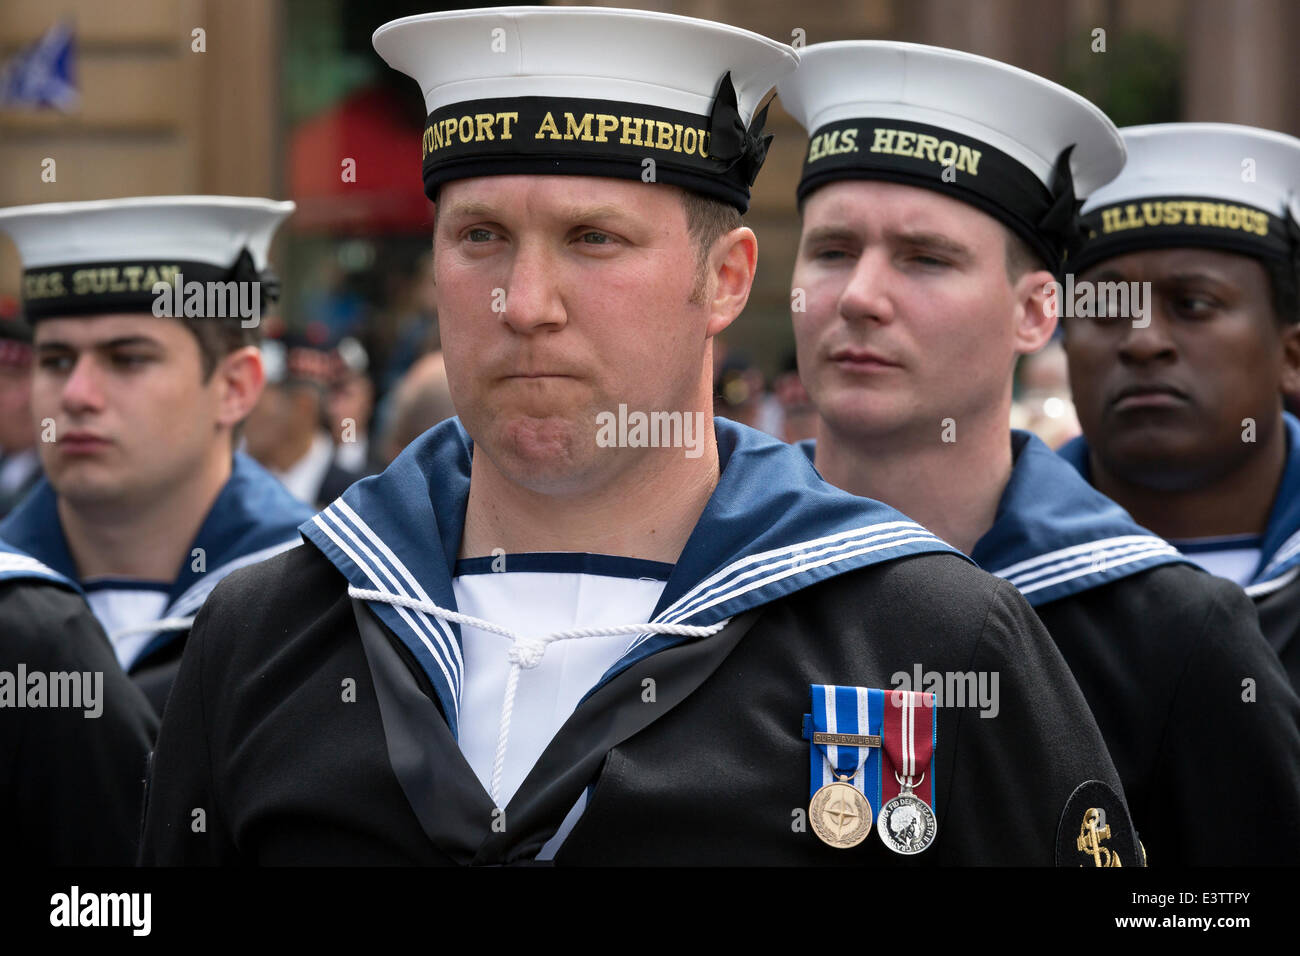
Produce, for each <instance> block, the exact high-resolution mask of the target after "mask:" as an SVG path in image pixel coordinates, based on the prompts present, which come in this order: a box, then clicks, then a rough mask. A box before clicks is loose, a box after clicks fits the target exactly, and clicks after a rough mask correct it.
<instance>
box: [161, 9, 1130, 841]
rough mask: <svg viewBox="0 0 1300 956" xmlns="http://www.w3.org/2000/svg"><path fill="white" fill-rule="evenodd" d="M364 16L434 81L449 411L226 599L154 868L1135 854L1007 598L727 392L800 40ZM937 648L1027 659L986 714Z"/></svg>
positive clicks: (996, 666) (562, 17) (1060, 681)
mask: <svg viewBox="0 0 1300 956" xmlns="http://www.w3.org/2000/svg"><path fill="white" fill-rule="evenodd" d="M374 43H375V47H376V49H377V50H378V51H379V53H380V54H381V55H382V56H383V57H384V59H385V60H387V61H388V63H389V64H390V65H392V66H393V67H395V68H397V69H399V70H402V71H404V72H406V73H409V74H411V75H412V76H413V77H415V78H416V79H417V80H418V81H419V82H420V86H421V89H422V90H423V91H424V94H425V98H426V103H427V108H428V111H429V117H428V122H427V125H426V130H425V135H424V152H425V163H424V185H425V188H426V191H427V193H428V195H429V196H430V197H432V198H433V199H434V201H435V202H436V203H437V214H436V217H435V223H434V256H435V266H434V268H435V272H436V278H437V294H438V315H439V322H440V326H441V330H442V345H443V349H444V354H445V359H446V370H447V376H448V379H449V383H450V388H451V394H452V399H453V401H454V403H455V405H456V409H457V411H458V413H459V416H460V417H459V418H456V419H451V420H449V421H447V422H444V423H443V424H441V425H439V426H437V427H435V428H433V429H432V430H430V431H429V432H427V433H425V434H424V435H423V436H422V437H420V438H419V439H417V440H416V441H415V442H413V443H412V444H411V445H410V446H409V447H408V448H407V449H406V450H405V451H404V452H403V453H402V454H401V455H400V456H399V457H398V458H397V459H396V460H395V461H394V462H393V463H392V465H390V466H389V467H388V469H387V470H385V471H384V472H383V473H382V474H380V475H377V476H374V477H371V478H367V479H364V480H362V481H361V482H359V483H357V484H356V485H354V486H352V487H351V488H349V489H348V490H347V491H346V492H345V493H344V494H343V496H342V497H341V498H340V499H339V500H337V501H335V502H334V503H333V504H331V505H330V507H328V508H326V509H325V510H324V511H323V512H322V513H321V514H319V515H317V516H316V517H315V518H313V519H312V520H311V521H309V522H306V523H304V524H303V528H302V530H303V533H304V536H305V538H306V539H307V543H306V544H305V545H304V546H303V547H301V548H296V549H294V550H292V551H289V552H287V553H285V554H283V555H279V556H277V557H275V558H273V559H271V560H270V561H268V562H265V563H264V564H262V565H260V566H258V567H256V568H250V569H247V570H244V571H240V572H236V573H235V574H234V575H232V576H231V577H230V578H229V579H228V580H227V581H225V582H223V583H222V585H220V586H219V587H218V588H217V590H216V591H215V592H214V594H213V596H212V598H211V599H210V600H209V602H208V604H207V605H206V606H205V607H204V609H203V610H202V611H201V612H200V615H199V618H198V620H197V621H196V624H195V630H194V634H193V636H192V638H191V641H192V644H191V650H190V653H189V654H187V655H186V659H185V661H184V662H183V663H182V666H181V673H180V675H179V677H178V679H177V684H176V690H175V693H174V694H173V697H172V700H171V703H170V705H169V707H168V714H167V717H166V720H165V721H164V726H163V728H162V730H161V732H160V737H159V744H158V749H157V752H156V755H155V761H154V766H153V774H152V778H151V793H150V796H149V798H148V808H147V812H146V822H145V835H144V842H143V851H142V859H143V860H144V862H146V863H166V864H180V863H195V864H197V863H220V864H235V863H250V862H251V863H322V862H334V863H381V862H383V863H462V864H469V863H491V864H498V863H532V862H534V861H537V860H542V861H553V862H555V863H557V864H583V863H611V862H618V863H627V864H633V863H664V864H688V863H730V864H744V863H829V864H851V863H881V864H883V863H896V862H902V861H903V857H904V856H915V857H916V860H917V861H918V862H920V863H922V864H927V863H928V864H931V865H933V864H940V863H948V864H976V863H1021V864H1043V865H1050V864H1052V863H1054V862H1058V861H1059V862H1063V863H1067V864H1068V865H1079V864H1087V865H1094V863H1095V862H1096V861H1098V860H1103V859H1105V860H1109V859H1112V858H1113V859H1115V860H1117V861H1120V862H1122V863H1123V864H1124V865H1128V866H1132V865H1138V864H1139V863H1140V854H1139V850H1138V847H1137V843H1136V840H1135V839H1134V838H1133V836H1132V829H1131V826H1130V824H1129V821H1128V818H1127V812H1126V809H1125V806H1124V803H1123V799H1122V796H1121V793H1120V790H1121V788H1120V785H1119V782H1118V778H1117V776H1116V774H1115V771H1114V770H1113V767H1112V765H1111V762H1110V759H1109V757H1108V756H1107V753H1106V750H1105V747H1104V744H1103V743H1102V741H1101V738H1100V733H1099V731H1098V729H1097V727H1096V725H1095V723H1094V722H1093V720H1092V718H1091V716H1090V715H1089V712H1088V710H1087V706H1086V704H1085V703H1084V701H1083V698H1082V696H1081V694H1080V693H1079V691H1078V688H1077V686H1076V685H1075V684H1074V681H1073V679H1072V678H1071V677H1070V675H1069V673H1068V671H1067V670H1066V668H1065V665H1064V663H1063V662H1062V661H1061V659H1060V656H1059V655H1058V654H1057V653H1056V651H1055V649H1054V648H1053V647H1052V645H1051V643H1050V639H1049V638H1048V637H1047V635H1046V634H1045V632H1043V630H1042V629H1041V627H1040V626H1039V625H1038V623H1037V621H1036V619H1035V618H1034V616H1033V613H1032V611H1031V610H1030V608H1029V607H1028V605H1026V604H1025V603H1024V602H1023V600H1022V599H1021V598H1020V597H1019V595H1018V594H1017V593H1016V591H1015V589H1014V588H1012V587H1010V586H1009V585H1007V584H1006V583H1005V582H1002V581H998V580H997V579H995V578H993V577H992V576H989V575H986V574H984V573H983V572H981V571H979V570H978V569H977V568H975V567H974V566H973V565H972V564H970V563H969V562H968V561H967V560H966V559H965V558H963V557H962V556H961V555H959V554H957V553H956V552H955V551H954V550H953V549H952V548H950V547H948V546H947V545H945V544H944V543H943V542H941V541H940V540H939V539H938V538H937V537H935V536H934V535H933V534H931V533H930V532H928V531H926V530H925V529H923V528H921V527H920V526H919V525H917V524H916V523H915V522H912V521H910V520H908V519H907V518H905V517H904V516H903V515H901V514H899V513H898V512H896V511H894V510H892V509H890V508H888V507H886V506H884V505H881V504H879V503H877V502H873V501H866V500H862V499H858V498H855V497H853V496H851V495H847V494H844V493H842V492H839V491H837V490H836V489H834V488H831V487H830V486H829V485H827V484H826V483H824V482H822V481H821V480H820V479H819V478H818V476H817V475H816V473H815V472H814V471H813V469H812V467H811V465H810V464H809V463H808V462H807V460H806V459H805V458H804V456H803V455H802V454H801V453H800V452H799V451H798V450H797V449H794V448H793V447H791V446H788V445H785V444H782V443H780V442H777V441H776V440H774V439H771V438H769V437H767V436H765V435H763V434H761V433H759V432H756V431H754V430H752V429H749V428H746V427H744V426H740V425H737V424H734V423H731V422H727V421H725V420H713V419H712V418H711V417H710V414H709V412H710V409H711V397H712V396H711V393H712V368H713V362H712V356H711V343H712V340H713V338H714V337H715V336H716V335H717V334H718V333H720V332H722V331H723V330H724V329H726V328H727V327H728V326H729V325H730V324H731V323H732V322H733V321H735V319H736V318H737V316H738V315H739V314H740V312H741V310H742V309H743V307H744V305H745V302H746V300H747V298H748V295H749V291H750V287H751V284H752V281H753V276H754V268H755V260H756V240H755V237H754V234H753V232H752V231H750V230H749V229H748V228H745V227H744V226H741V225H740V224H739V217H740V215H741V213H743V212H744V211H745V210H746V208H747V206H748V201H749V189H750V185H751V184H752V182H753V180H754V177H755V175H756V174H757V172H758V169H759V167H760V165H761V163H762V160H763V158H764V155H765V152H766V147H767V138H766V137H765V136H764V134H763V132H762V127H763V122H764V111H762V110H759V108H758V107H759V103H760V101H761V99H762V98H763V96H764V95H765V94H766V93H767V91H768V90H770V88H771V87H772V85H773V84H774V82H775V81H776V80H777V79H779V78H780V77H781V76H782V75H783V74H785V73H787V72H788V71H789V70H790V69H792V68H793V67H794V66H795V64H796V62H797V54H796V53H795V51H794V50H792V49H791V48H790V47H787V46H785V45H783V44H779V43H776V42H774V41H771V40H768V39H765V38H763V37H759V36H757V35H755V34H752V33H749V32H747V31H744V30H740V29H736V28H732V27H729V26H723V25H720V24H715V23H711V22H708V21H702V20H694V19H689V18H682V17H676V16H671V15H666V14H658V13H648V12H641V11H626V10H611V9H599V8H596V9H589V8H565V7H558V8H545V7H543V8H507V9H498V10H472V11H455V12H449V13H441V14H430V15H425V16H418V17H411V18H407V19H403V20H398V21H395V22H393V23H390V24H387V25H385V26H383V27H381V28H380V29H379V30H378V31H377V32H376V34H375V37H374ZM915 665H923V666H924V668H925V669H927V670H934V671H935V672H942V673H951V674H956V673H958V672H965V671H972V672H979V673H983V674H985V675H988V674H989V673H997V674H999V675H1000V684H999V686H1000V693H999V695H998V701H997V704H998V707H999V711H998V714H997V718H996V719H981V717H980V714H979V712H978V711H977V710H976V709H974V708H968V709H965V710H955V709H954V710H944V709H942V708H936V707H935V706H933V705H934V702H935V697H936V695H935V694H933V693H928V692H926V691H925V690H924V689H923V688H916V689H902V688H899V687H897V686H896V685H894V684H891V682H890V678H891V675H895V674H897V673H898V672H901V671H908V672H910V671H911V670H912V669H913V667H914V666H915ZM805 715H806V719H805ZM1067 740H1068V741H1069V743H1068V745H1066V746H1062V742H1063V741H1067ZM810 797H811V800H810ZM196 807H202V808H206V811H207V812H206V821H207V825H206V829H204V830H203V832H196V831H195V829H194V828H193V826H192V819H193V818H192V814H193V810H194V808H196ZM1090 812H1091V815H1090ZM876 816H879V818H880V821H881V826H880V827H879V828H878V829H872V820H873V818H875V817H876ZM1101 816H1105V818H1106V824H1105V825H1104V826H1102V825H1100V823H1099V820H1100V817H1101ZM1102 851H1106V852H1105V853H1103V852H1102Z"/></svg>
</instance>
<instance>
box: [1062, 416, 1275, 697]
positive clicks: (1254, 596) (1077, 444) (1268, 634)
mask: <svg viewBox="0 0 1300 956" xmlns="http://www.w3.org/2000/svg"><path fill="white" fill-rule="evenodd" d="M1282 419H1283V423H1284V425H1285V428H1286V465H1285V467H1284V469H1283V472H1282V481H1281V483H1280V484H1279V486H1278V489H1277V494H1276V495H1275V496H1274V498H1273V506H1272V508H1271V509H1270V510H1269V516H1268V526H1267V527H1266V528H1265V529H1264V534H1263V540H1262V542H1261V545H1260V559H1259V566H1258V567H1257V568H1256V569H1255V571H1254V573H1253V574H1252V575H1251V577H1250V579H1249V580H1248V581H1246V582H1245V590H1246V594H1247V595H1248V596H1249V597H1250V598H1251V600H1252V601H1254V602H1255V609H1256V611H1257V612H1258V614H1259V627H1260V630H1261V631H1262V632H1263V634H1264V637H1265V638H1267V640H1268V643H1269V645H1270V646H1271V647H1272V648H1273V651H1274V653H1275V654H1277V656H1278V659H1279V660H1281V662H1282V668H1283V670H1285V672H1286V675H1287V678H1288V679H1289V680H1290V682H1291V686H1292V687H1293V688H1295V690H1296V692H1297V693H1300V637H1297V635H1300V419H1297V418H1296V417H1295V416H1294V415H1292V414H1291V413H1290V412H1283V413H1282ZM1059 454H1060V457H1061V458H1063V459H1064V460H1065V461H1066V462H1068V463H1069V464H1070V465H1071V466H1073V467H1074V469H1075V470H1076V471H1078V472H1079V474H1080V475H1081V476H1082V477H1083V479H1084V480H1085V481H1087V482H1089V483H1091V481H1092V468H1091V465H1090V464H1089V458H1088V455H1089V452H1088V443H1087V441H1086V440H1085V439H1084V438H1083V437H1082V436H1080V437H1079V438H1076V439H1074V440H1073V441H1071V442H1069V443H1067V444H1066V445H1064V446H1063V447H1062V448H1061V450H1060V453H1059Z"/></svg>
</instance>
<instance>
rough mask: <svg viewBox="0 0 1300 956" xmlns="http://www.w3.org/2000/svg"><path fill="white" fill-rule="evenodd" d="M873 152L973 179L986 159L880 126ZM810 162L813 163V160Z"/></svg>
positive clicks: (923, 135)
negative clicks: (947, 169)
mask: <svg viewBox="0 0 1300 956" xmlns="http://www.w3.org/2000/svg"><path fill="white" fill-rule="evenodd" d="M871 152H873V153H890V154H892V155H894V156H911V157H912V158H913V159H924V160H925V161H926V162H930V163H935V164H936V165H939V166H952V167H955V168H956V170H957V171H958V172H961V173H969V174H970V175H972V176H978V175H979V165H980V158H981V157H982V156H983V153H982V152H981V151H980V150H978V149H971V148H970V147H969V146H967V145H965V144H964V143H956V142H953V141H952V140H950V139H939V138H938V137H937V136H931V135H929V134H928V133H914V132H912V131H911V130H902V129H886V128H884V127H879V126H878V127H876V130H875V137H874V138H873V140H872V142H871ZM819 158H820V157H819ZM809 162H812V160H811V159H810V160H809Z"/></svg>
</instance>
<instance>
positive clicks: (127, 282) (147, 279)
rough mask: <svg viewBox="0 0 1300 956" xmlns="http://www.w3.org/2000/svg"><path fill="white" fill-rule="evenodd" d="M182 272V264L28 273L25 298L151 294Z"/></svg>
mask: <svg viewBox="0 0 1300 956" xmlns="http://www.w3.org/2000/svg"><path fill="white" fill-rule="evenodd" d="M179 271H180V266H179V265H159V266H97V267H95V268H86V269H77V270H75V271H72V272H69V271H68V270H66V269H50V270H47V271H45V272H29V273H28V274H27V275H25V276H24V277H23V297H24V298H26V299H28V300H35V299H50V298H55V297H59V296H82V295H108V294H111V293H114V292H148V291H150V290H151V289H152V288H153V285H154V283H155V282H158V281H163V282H170V281H171V280H172V277H173V276H175V275H176V273H177V272H179ZM65 276H66V281H65Z"/></svg>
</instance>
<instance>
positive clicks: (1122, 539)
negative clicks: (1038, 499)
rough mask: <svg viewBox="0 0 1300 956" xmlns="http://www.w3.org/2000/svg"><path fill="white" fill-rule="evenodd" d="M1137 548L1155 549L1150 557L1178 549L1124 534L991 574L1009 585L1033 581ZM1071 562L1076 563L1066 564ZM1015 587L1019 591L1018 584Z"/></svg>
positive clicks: (1150, 537) (1161, 541)
mask: <svg viewBox="0 0 1300 956" xmlns="http://www.w3.org/2000/svg"><path fill="white" fill-rule="evenodd" d="M1136 547H1143V548H1156V549H1157V551H1156V552H1153V553H1172V554H1176V553H1177V549H1176V548H1175V547H1174V546H1173V545H1171V544H1170V543H1169V542H1168V541H1166V540H1165V539H1164V538H1161V537H1159V536H1158V535H1154V534H1126V535H1120V536H1118V537H1113V538H1098V539H1097V540H1096V541H1085V542H1084V543H1083V544H1075V545H1071V546H1070V547H1068V548H1058V549H1057V550H1055V551H1048V552H1046V553H1044V554H1040V555H1038V556H1036V557H1033V558H1028V559H1026V560H1024V561H1019V562H1017V563H1016V564H1012V565H1009V566H1007V567H1005V568H1002V569H1001V570H998V571H994V572H993V573H994V574H995V575H997V576H998V577H1000V578H1006V579H1007V580H1008V581H1010V582H1011V583H1012V584H1016V582H1017V581H1022V580H1032V579H1033V578H1035V577H1039V576H1040V575H1042V574H1048V573H1051V572H1053V571H1056V570H1059V569H1060V568H1063V567H1066V566H1068V565H1070V564H1079V563H1080V562H1096V561H1098V560H1099V556H1100V559H1101V560H1103V561H1104V560H1105V559H1106V556H1107V554H1108V553H1109V554H1110V555H1119V554H1122V553H1124V552H1126V551H1132V550H1133V549H1134V548H1136ZM1108 549H1109V552H1108ZM1080 555H1082V557H1081V558H1080V557H1078V556H1080ZM1071 558H1074V559H1075V560H1066V559H1071ZM1053 562H1059V563H1058V564H1056V565H1055V566H1053V567H1043V565H1049V564H1052V563H1053ZM1027 572H1028V573H1027ZM1016 586H1017V587H1019V585H1018V584H1016Z"/></svg>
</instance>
